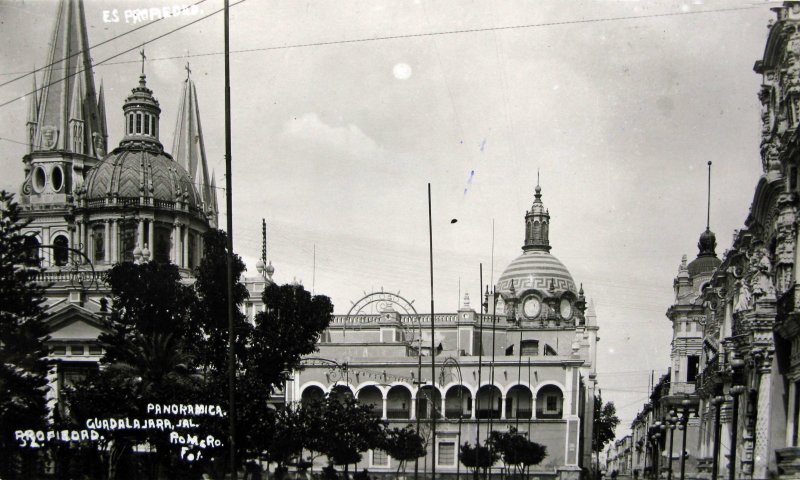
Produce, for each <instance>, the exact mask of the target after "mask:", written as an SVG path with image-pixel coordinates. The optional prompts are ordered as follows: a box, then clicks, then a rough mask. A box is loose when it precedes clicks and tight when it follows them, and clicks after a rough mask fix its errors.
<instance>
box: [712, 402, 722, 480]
mask: <svg viewBox="0 0 800 480" xmlns="http://www.w3.org/2000/svg"><path fill="white" fill-rule="evenodd" d="M723 403H725V397H723V396H721V395H719V396H716V397H714V398H713V399H712V400H711V405H713V406H715V407H716V412H714V458H713V462H712V464H711V465H712V466H711V480H717V475H718V474H719V437H720V434H721V428H720V427H721V425H720V421H719V416H720V411H721V410H722V404H723Z"/></svg>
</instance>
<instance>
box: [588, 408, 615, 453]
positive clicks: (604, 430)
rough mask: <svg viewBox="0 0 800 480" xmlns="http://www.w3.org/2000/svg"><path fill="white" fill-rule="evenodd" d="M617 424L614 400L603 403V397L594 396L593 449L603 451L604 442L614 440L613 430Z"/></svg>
mask: <svg viewBox="0 0 800 480" xmlns="http://www.w3.org/2000/svg"><path fill="white" fill-rule="evenodd" d="M617 425H619V418H618V417H617V407H615V406H614V402H607V403H606V404H603V399H602V398H601V396H600V394H598V395H597V396H596V397H594V428H595V434H594V436H593V437H594V438H593V440H592V450H593V451H595V452H601V451H603V448H604V447H605V446H606V444H608V443H609V442H610V441H612V440H614V436H615V434H614V430H615V429H616V428H617Z"/></svg>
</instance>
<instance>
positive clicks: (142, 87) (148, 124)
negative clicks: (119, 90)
mask: <svg viewBox="0 0 800 480" xmlns="http://www.w3.org/2000/svg"><path fill="white" fill-rule="evenodd" d="M141 55H142V74H141V75H139V85H137V86H136V87H134V88H133V89H132V90H131V94H130V95H129V96H128V98H126V99H125V104H124V105H123V106H122V111H123V113H124V115H125V122H124V125H125V136H124V137H123V138H122V142H120V146H125V145H126V144H127V145H141V146H143V147H151V148H155V149H157V150H158V151H163V150H164V147H163V146H162V145H161V142H160V141H159V139H158V134H159V118H160V115H161V107H160V106H159V103H158V100H156V98H155V97H154V96H153V91H152V90H150V89H149V88H147V76H146V75H145V74H144V59H145V56H144V51H142V52H141Z"/></svg>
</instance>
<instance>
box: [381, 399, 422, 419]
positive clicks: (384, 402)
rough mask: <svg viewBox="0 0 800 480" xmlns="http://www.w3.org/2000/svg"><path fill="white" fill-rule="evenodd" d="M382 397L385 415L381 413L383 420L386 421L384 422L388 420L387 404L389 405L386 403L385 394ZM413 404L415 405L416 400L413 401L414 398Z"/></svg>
mask: <svg viewBox="0 0 800 480" xmlns="http://www.w3.org/2000/svg"><path fill="white" fill-rule="evenodd" d="M381 396H382V397H383V413H381V418H382V419H384V420H386V419H387V418H388V417H387V412H386V410H387V403H388V402H387V401H386V395H385V394H384V395H381ZM411 404H412V405H413V404H414V399H413V397H412V399H411Z"/></svg>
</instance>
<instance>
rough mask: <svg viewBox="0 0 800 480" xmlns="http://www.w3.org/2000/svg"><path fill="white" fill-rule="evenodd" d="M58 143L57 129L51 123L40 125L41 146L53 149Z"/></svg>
mask: <svg viewBox="0 0 800 480" xmlns="http://www.w3.org/2000/svg"><path fill="white" fill-rule="evenodd" d="M57 143H58V129H57V128H56V127H54V126H52V125H47V126H46V127H42V148H43V149H45V150H53V149H54V148H56V144H57Z"/></svg>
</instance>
